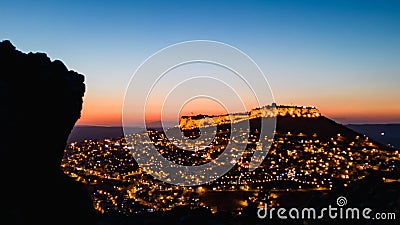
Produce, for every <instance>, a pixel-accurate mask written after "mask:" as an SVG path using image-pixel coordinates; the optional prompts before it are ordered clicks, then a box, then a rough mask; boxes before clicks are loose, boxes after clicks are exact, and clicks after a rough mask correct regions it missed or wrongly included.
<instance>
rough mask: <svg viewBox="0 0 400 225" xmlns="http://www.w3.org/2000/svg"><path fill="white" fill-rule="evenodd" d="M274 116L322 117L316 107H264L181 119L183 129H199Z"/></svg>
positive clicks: (180, 124)
mask: <svg viewBox="0 0 400 225" xmlns="http://www.w3.org/2000/svg"><path fill="white" fill-rule="evenodd" d="M272 116H290V117H309V118H315V117H319V116H321V113H320V112H319V110H318V109H317V108H316V107H314V106H287V105H279V106H275V105H272V106H269V105H268V106H263V107H261V108H255V109H252V110H251V111H250V112H243V113H235V114H226V115H217V116H209V115H196V116H182V117H181V118H180V119H179V127H180V128H181V129H193V128H199V127H207V126H213V125H217V124H227V123H231V122H232V123H237V122H240V121H244V120H246V119H255V118H261V117H272Z"/></svg>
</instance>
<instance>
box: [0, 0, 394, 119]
mask: <svg viewBox="0 0 400 225" xmlns="http://www.w3.org/2000/svg"><path fill="white" fill-rule="evenodd" d="M0 39H1V40H5V39H9V40H11V41H12V43H13V44H14V45H15V46H16V47H17V48H18V49H20V50H21V51H23V52H30V51H32V52H38V51H39V52H46V53H47V54H48V55H49V57H50V58H51V59H61V60H62V61H63V62H64V63H65V64H66V65H67V67H68V68H69V69H72V70H75V71H77V72H79V73H82V74H84V75H85V76H86V85H87V92H86V94H85V99H84V109H83V112H82V118H81V119H80V120H79V121H78V124H81V125H84V124H86V125H87V124H90V125H120V124H121V111H122V103H123V97H124V91H125V88H126V86H127V84H128V82H129V79H130V77H131V76H132V74H133V72H134V71H135V70H136V68H137V67H138V66H139V65H140V64H141V63H142V62H143V61H144V60H145V59H146V58H147V57H149V56H150V55H151V54H153V53H154V52H156V51H158V50H160V49H162V48H164V47H166V46H168V45H171V44H175V43H177V42H182V41H188V40H194V39H207V40H215V41H220V42H224V43H227V44H230V45H233V46H235V47H237V48H239V49H241V50H242V51H244V52H245V53H246V54H248V55H249V56H250V57H252V58H253V59H254V61H255V62H256V63H257V64H258V65H259V66H260V68H261V69H262V70H263V72H264V73H265V74H266V76H267V79H268V81H269V83H270V84H271V88H272V91H273V93H274V96H275V100H276V102H277V103H278V104H295V105H315V106H317V107H318V108H319V109H320V110H321V112H322V113H323V114H324V115H326V116H328V117H330V118H333V119H335V120H337V121H339V122H342V123H400V88H399V85H400V41H399V40H400V2H399V1H378V0H376V1H366V0H360V1H349V0H343V1H320V0H315V1H265V0H264V1H203V0H202V1H191V2H189V1H126V2H116V1H27V2H21V1H1V2H0Z"/></svg>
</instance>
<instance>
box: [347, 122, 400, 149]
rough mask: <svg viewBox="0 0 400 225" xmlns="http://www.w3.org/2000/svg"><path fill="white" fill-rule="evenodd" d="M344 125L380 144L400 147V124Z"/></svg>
mask: <svg viewBox="0 0 400 225" xmlns="http://www.w3.org/2000/svg"><path fill="white" fill-rule="evenodd" d="M346 126H347V127H348V128H350V129H352V130H354V131H357V132H359V133H362V134H365V135H367V136H368V137H370V138H372V139H373V140H375V141H378V142H380V143H382V144H386V145H391V146H394V147H396V148H400V124H347V125H346Z"/></svg>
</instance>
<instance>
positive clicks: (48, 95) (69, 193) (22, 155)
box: [0, 41, 94, 225]
mask: <svg viewBox="0 0 400 225" xmlns="http://www.w3.org/2000/svg"><path fill="white" fill-rule="evenodd" d="M83 82H84V77H83V76H82V75H80V74H78V73H76V72H74V71H69V70H68V69H67V68H66V67H65V66H64V64H63V63H62V62H61V61H58V60H55V61H51V60H50V59H49V58H48V57H47V56H46V54H44V53H29V54H24V53H22V52H20V51H18V50H16V49H15V47H14V46H13V45H12V44H11V43H10V42H9V41H3V42H0V99H1V108H0V121H1V125H2V129H1V135H0V136H1V142H0V169H1V171H0V173H1V189H0V190H1V192H0V195H1V201H0V205H1V209H0V212H1V216H0V223H1V224H68V225H72V224H74V225H77V224H84V225H89V224H94V219H93V218H94V210H93V205H92V201H91V198H90V195H89V194H88V193H87V192H86V190H85V189H84V187H83V186H82V185H81V184H79V183H77V182H75V181H74V180H72V179H71V178H69V177H67V176H66V175H65V174H64V173H63V172H62V171H61V169H60V163H61V159H62V156H63V152H64V147H65V145H66V141H67V138H68V135H69V133H70V131H71V129H72V128H73V126H74V124H75V122H76V121H77V119H79V117H80V112H81V109H82V97H83V95H84V92H85V84H84V83H83ZM53 218H57V219H56V220H55V219H53Z"/></svg>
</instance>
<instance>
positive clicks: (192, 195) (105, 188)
mask: <svg viewBox="0 0 400 225" xmlns="http://www.w3.org/2000/svg"><path fill="white" fill-rule="evenodd" d="M260 112H261V113H260ZM262 112H263V109H262V108H261V109H259V111H258V113H256V112H255V111H253V112H251V113H249V115H252V117H251V119H252V120H257V118H260V117H263V116H265V114H263V113H262ZM254 115H258V116H254ZM276 116H277V120H278V121H277V122H278V125H277V130H276V131H275V135H274V138H273V140H270V141H271V142H272V145H271V148H270V150H269V152H268V154H267V156H266V158H265V159H264V161H263V163H262V164H261V165H260V166H259V167H258V168H257V169H255V170H253V171H250V170H249V160H250V158H251V155H252V153H251V151H252V150H254V149H255V148H256V146H257V140H259V136H260V134H259V132H258V130H257V129H250V135H249V138H248V139H247V140H245V141H244V143H243V144H245V145H246V146H247V147H246V152H245V154H243V155H242V157H241V158H240V159H238V160H237V162H236V164H235V166H234V167H233V168H232V169H231V170H230V171H229V172H228V173H226V174H225V175H224V176H223V177H220V178H218V179H216V180H214V181H212V182H208V183H206V184H203V185H200V186H193V187H190V186H189V187H182V186H175V185H171V184H167V183H164V182H161V181H159V180H157V179H155V178H153V177H152V176H151V175H149V174H148V173H146V171H145V170H144V169H142V168H140V167H139V166H138V165H137V163H136V162H135V160H134V158H133V156H132V153H131V147H130V146H129V145H128V144H127V142H126V140H125V138H123V137H121V138H116V139H104V140H85V141H83V142H80V143H77V142H74V143H71V144H70V145H68V146H67V148H66V150H65V154H64V159H63V163H62V168H63V170H64V172H65V173H66V174H68V175H69V176H71V177H73V178H74V179H76V180H77V181H80V182H82V183H84V184H86V186H87V188H88V189H89V190H90V192H91V194H92V198H93V200H94V206H95V209H96V210H97V211H98V212H99V213H102V214H107V213H120V214H127V215H129V214H140V213H142V212H164V211H169V210H171V209H173V208H174V207H177V206H186V207H189V208H191V209H195V208H200V207H205V208H207V209H209V210H211V212H213V213H215V212H218V211H220V210H225V211H227V210H228V211H230V212H231V213H232V214H233V215H240V214H242V213H243V209H244V208H245V207H246V206H248V205H249V204H257V205H259V207H262V206H264V204H267V205H268V206H270V207H272V206H279V205H282V204H285V201H286V200H285V198H284V197H285V195H287V194H288V193H306V192H311V191H318V192H321V193H324V192H329V191H330V190H332V189H335V188H339V187H347V186H348V185H350V184H351V183H352V182H354V181H357V180H360V179H363V178H364V177H365V176H367V175H368V174H369V173H371V171H381V172H383V173H387V174H391V173H397V174H398V172H399V168H400V153H399V150H398V149H395V148H392V147H389V146H385V145H382V144H380V143H377V142H375V141H373V140H371V139H369V138H368V137H367V136H365V135H360V134H358V133H355V132H352V131H349V130H344V132H343V133H339V132H337V133H332V132H333V131H334V129H333V131H332V132H331V134H329V133H324V132H321V133H318V132H317V131H316V132H312V133H309V132H308V133H307V132H302V128H303V127H301V125H300V126H296V125H293V126H286V127H285V126H283V125H282V124H283V123H285V120H287V122H286V123H288V124H290V123H301V121H303V122H304V121H306V122H309V123H322V122H323V121H328V119H327V118H323V116H322V115H321V113H320V112H319V111H318V109H316V108H315V107H296V106H278V107H277V113H276ZM201 118H203V119H204V118H205V117H204V116H203V117H201ZM209 118H212V117H209ZM184 119H185V120H184V121H182V120H181V124H180V126H181V127H182V126H183V125H184V127H186V128H187V129H186V130H190V127H193V126H195V125H194V124H197V126H198V125H199V124H200V123H199V122H198V121H197V122H196V121H190V119H191V118H189V117H185V118H184ZM194 119H195V118H194ZM300 119H301V120H300ZM213 120H214V121H215V120H216V119H215V118H213ZM317 120H318V121H317ZM280 121H281V122H280ZM320 121H322V122H320ZM329 121H330V120H329ZM203 124H204V123H203ZM220 125H221V126H219V127H218V128H217V131H216V133H217V135H216V136H215V138H214V140H212V142H211V144H210V145H209V147H205V148H200V149H198V150H197V151H195V152H194V153H193V151H185V150H182V149H180V148H178V147H176V146H179V144H180V143H175V144H172V143H171V142H170V141H169V140H168V139H167V138H166V135H165V133H164V132H163V131H160V130H157V129H149V130H148V131H147V134H134V135H136V136H137V137H140V136H141V135H148V136H149V137H150V139H151V141H152V144H153V145H154V146H155V147H156V148H157V150H158V151H159V152H160V153H161V154H162V155H163V156H164V157H165V158H167V159H168V160H170V161H173V162H175V163H180V164H185V163H186V164H189V165H199V164H204V163H207V162H209V161H211V160H213V159H215V158H217V157H218V155H219V154H221V152H223V151H224V148H225V146H226V142H227V141H228V138H229V135H230V133H231V130H230V125H229V124H225V123H223V122H221V123H220ZM332 126H333V125H332ZM337 126H339V125H337ZM340 126H341V125H340ZM305 129H306V128H305ZM327 129H330V128H327ZM306 130H307V129H306ZM311 130H312V129H311ZM232 132H236V131H234V130H232ZM144 154H146V152H144ZM383 179H384V180H383V181H384V182H386V183H390V182H399V180H398V178H393V177H391V176H387V177H384V178H383ZM222 196H225V197H222ZM226 196H233V197H232V199H233V200H232V201H233V203H232V204H229V205H228V206H226V205H224V204H222V203H220V202H218V199H219V198H227V197H226Z"/></svg>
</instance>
